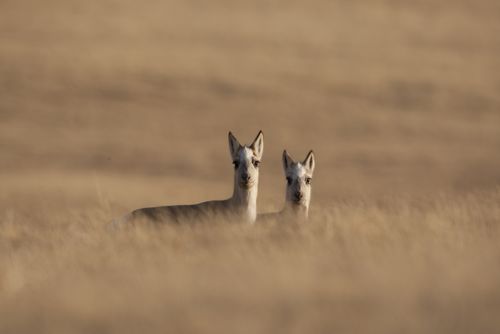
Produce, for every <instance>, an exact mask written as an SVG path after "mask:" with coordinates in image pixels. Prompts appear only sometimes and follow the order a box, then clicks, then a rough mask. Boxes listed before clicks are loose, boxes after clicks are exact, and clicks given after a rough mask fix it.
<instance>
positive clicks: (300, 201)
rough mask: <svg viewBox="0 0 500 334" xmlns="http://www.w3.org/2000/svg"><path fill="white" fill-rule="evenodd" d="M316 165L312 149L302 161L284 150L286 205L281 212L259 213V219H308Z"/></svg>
mask: <svg viewBox="0 0 500 334" xmlns="http://www.w3.org/2000/svg"><path fill="white" fill-rule="evenodd" d="M315 165H316V162H315V159H314V152H313V151H312V150H311V151H309V153H308V154H307V156H306V158H305V159H304V161H302V162H295V161H293V159H292V157H291V156H290V155H289V154H288V152H287V151H286V150H285V151H283V169H284V171H285V177H286V197H285V207H284V208H283V210H281V211H280V212H276V213H266V214H262V215H259V219H262V220H268V219H293V220H307V218H308V217H309V203H310V202H311V183H312V176H313V172H314V167H315Z"/></svg>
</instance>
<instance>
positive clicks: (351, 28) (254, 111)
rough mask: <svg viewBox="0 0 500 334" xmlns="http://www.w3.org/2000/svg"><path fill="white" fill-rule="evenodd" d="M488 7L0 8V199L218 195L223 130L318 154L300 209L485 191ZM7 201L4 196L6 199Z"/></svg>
mask: <svg viewBox="0 0 500 334" xmlns="http://www.w3.org/2000/svg"><path fill="white" fill-rule="evenodd" d="M499 55H500V3H499V2H498V1H495V0H479V1H472V0H453V1H451V0H447V1H438V2H437V1H432V0H418V1H405V0H401V1H395V0H373V1H344V0H336V1H333V0H328V1H326V0H325V1H323V0H313V1H289V0H286V1H284V0H283V1H281V0H277V1H261V0H253V1H235V0H231V1H229V0H228V1H215V2H214V1H211V2H206V1H196V0H190V1H146V2H137V1H127V0H120V1H113V0H102V1H68V0H64V1H62V0H61V1H58V0H48V1H31V0H27V1H13V0H4V1H2V2H1V4H0V170H1V174H0V182H1V184H2V186H1V188H0V203H1V204H0V206H4V209H5V208H9V207H12V206H18V203H21V202H24V203H31V204H30V205H35V206H36V205H37V204H39V203H42V204H43V205H49V206H50V205H51V204H50V203H54V204H53V205H54V206H60V205H63V206H64V205H68V206H74V207H77V208H82V209H84V208H87V207H91V206H96V205H102V203H103V202H105V203H107V205H109V206H110V210H111V211H110V215H112V216H113V215H116V214H120V213H123V212H125V211H128V210H130V209H133V208H136V207H140V206H144V205H159V204H172V203H191V202H197V201H202V200H205V199H215V198H224V197H227V196H229V195H230V194H231V191H232V167H231V161H230V158H229V153H228V148H227V132H228V131H229V130H231V131H233V132H234V133H235V134H236V135H237V137H238V138H239V139H240V141H241V142H242V143H243V142H246V143H249V142H251V140H252V139H253V138H254V137H255V135H256V134H257V132H258V130H260V129H262V130H263V131H264V133H265V153H264V160H263V164H262V167H261V185H260V197H259V203H260V206H259V210H260V211H266V210H272V209H277V208H279V207H281V205H282V203H283V199H284V184H285V182H284V177H283V172H282V169H281V152H282V150H283V149H284V148H286V149H287V150H289V152H290V153H291V154H292V156H293V157H295V158H296V159H303V158H304V156H305V154H306V153H307V151H308V150H309V149H314V150H315V152H316V156H317V172H316V175H315V180H314V190H313V196H314V198H313V202H314V204H315V205H328V204H331V203H334V202H335V201H338V200H344V199H350V198H358V197H370V198H377V197H380V196H385V195H391V194H392V195H394V194H401V195H410V196H413V195H425V194H429V193H436V192H469V191H475V190H482V189H488V188H492V187H495V186H498V184H500V94H499V92H500V57H499ZM15 203H17V204H15Z"/></svg>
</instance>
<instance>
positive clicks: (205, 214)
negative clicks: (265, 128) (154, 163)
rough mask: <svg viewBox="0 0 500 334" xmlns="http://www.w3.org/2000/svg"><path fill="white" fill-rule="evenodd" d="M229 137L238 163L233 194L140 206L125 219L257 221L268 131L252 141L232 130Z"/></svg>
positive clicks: (235, 168) (231, 149) (232, 153)
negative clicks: (241, 140)
mask: <svg viewBox="0 0 500 334" xmlns="http://www.w3.org/2000/svg"><path fill="white" fill-rule="evenodd" d="M228 139H229V153H230V154H231V159H232V162H233V166H234V190H233V195H232V196H231V198H229V199H226V200H218V201H208V202H203V203H199V204H193V205H174V206H160V207H152V208H142V209H137V210H135V211H132V212H131V213H129V214H128V215H126V216H125V217H124V218H123V219H122V221H126V222H128V221H136V220H145V221H152V222H181V221H199V220H211V219H216V218H229V219H236V220H240V221H244V222H248V223H254V222H255V219H256V218H257V190H258V185H259V164H260V161H261V159H262V154H263V152H264V134H263V133H262V131H260V132H259V134H258V135H257V137H256V138H255V140H254V141H253V143H252V144H251V145H241V144H240V143H239V142H238V140H237V139H236V137H235V136H234V135H233V134H232V133H231V132H229V135H228Z"/></svg>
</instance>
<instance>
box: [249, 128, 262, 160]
mask: <svg viewBox="0 0 500 334" xmlns="http://www.w3.org/2000/svg"><path fill="white" fill-rule="evenodd" d="M250 148H251V149H252V150H253V151H254V153H255V155H256V156H257V159H259V160H260V159H262V154H263V153H264V133H262V131H259V134H258V135H257V137H255V139H254V141H253V143H252V145H250Z"/></svg>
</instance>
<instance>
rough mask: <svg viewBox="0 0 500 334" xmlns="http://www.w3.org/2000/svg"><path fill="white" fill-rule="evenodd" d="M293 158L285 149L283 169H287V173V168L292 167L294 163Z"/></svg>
mask: <svg viewBox="0 0 500 334" xmlns="http://www.w3.org/2000/svg"><path fill="white" fill-rule="evenodd" d="M293 162H294V161H293V159H292V157H291V156H290V155H289V154H288V152H287V151H286V150H284V151H283V169H284V170H285V173H286V170H287V169H288V167H290V166H291V165H292V164H293Z"/></svg>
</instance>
